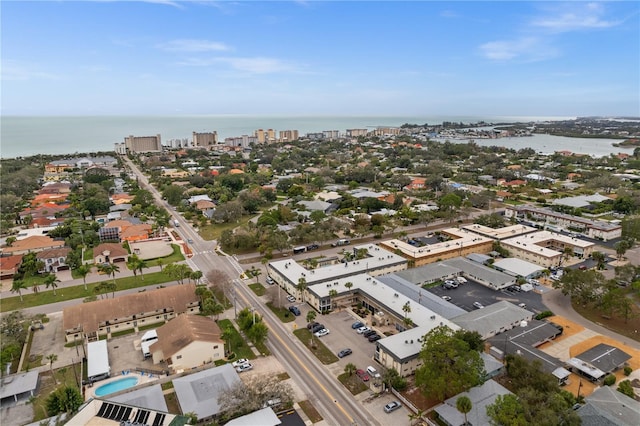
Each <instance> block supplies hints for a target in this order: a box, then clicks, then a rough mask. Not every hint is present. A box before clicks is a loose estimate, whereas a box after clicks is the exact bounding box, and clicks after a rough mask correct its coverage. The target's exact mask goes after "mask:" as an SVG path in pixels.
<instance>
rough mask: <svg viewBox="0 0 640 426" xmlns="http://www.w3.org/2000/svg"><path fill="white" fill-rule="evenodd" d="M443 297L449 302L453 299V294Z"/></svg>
mask: <svg viewBox="0 0 640 426" xmlns="http://www.w3.org/2000/svg"><path fill="white" fill-rule="evenodd" d="M442 298H443V299H444V300H446V301H447V302H449V301H450V300H451V296H442Z"/></svg>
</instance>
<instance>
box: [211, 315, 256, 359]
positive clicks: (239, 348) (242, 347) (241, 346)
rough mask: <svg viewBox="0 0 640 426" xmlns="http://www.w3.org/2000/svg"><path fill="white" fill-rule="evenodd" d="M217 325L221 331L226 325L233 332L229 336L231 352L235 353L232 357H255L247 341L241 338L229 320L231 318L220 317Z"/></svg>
mask: <svg viewBox="0 0 640 426" xmlns="http://www.w3.org/2000/svg"><path fill="white" fill-rule="evenodd" d="M218 326H219V327H220V330H222V332H224V330H226V329H227V327H229V328H231V331H232V333H233V335H232V337H231V352H234V353H235V354H236V356H235V357H234V358H233V359H239V358H246V359H255V357H256V356H255V355H254V354H253V351H252V350H251V348H250V347H249V345H247V343H246V342H245V341H244V339H243V338H242V336H241V335H240V333H239V332H238V330H236V328H235V327H234V326H233V323H232V322H231V320H228V319H221V320H219V321H218ZM226 345H227V349H228V348H229V345H228V344H226Z"/></svg>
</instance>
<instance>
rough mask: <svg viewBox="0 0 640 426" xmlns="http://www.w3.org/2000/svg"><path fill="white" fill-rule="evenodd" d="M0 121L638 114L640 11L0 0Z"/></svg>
mask: <svg viewBox="0 0 640 426" xmlns="http://www.w3.org/2000/svg"><path fill="white" fill-rule="evenodd" d="M1 31H2V34H1V35H2V104H1V106H2V114H3V115H103V114H104V115H127V114H144V115H147V114H149V115H158V114H160V115H174V114H260V115H286V114H291V115H317V114H321V115H394V116H401V115H476V116H488V115H501V116H581V115H582V116H584V115H634V116H638V115H640V6H639V3H638V2H632V1H623V2H611V1H605V2H580V1H570V2H564V3H563V2H524V1H516V2H482V1H474V2H455V1H453V2H451V1H450V2H429V1H424V2H363V1H349V2H338V1H325V2H321V1H313V0H309V1H288V2H274V1H261V2H250V1H235V2H232V1H216V2H214V1H206V0H205V1H177V0H176V1H171V0H149V1H141V2H124V1H85V2H72V1H68V2H67V1H46V2H33V1H21V2H11V1H9V2H7V1H3V2H2V30H1Z"/></svg>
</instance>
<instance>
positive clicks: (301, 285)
mask: <svg viewBox="0 0 640 426" xmlns="http://www.w3.org/2000/svg"><path fill="white" fill-rule="evenodd" d="M306 289H307V280H306V279H305V278H303V277H300V278H299V279H298V291H299V292H300V298H301V299H302V303H304V291H305V290H306Z"/></svg>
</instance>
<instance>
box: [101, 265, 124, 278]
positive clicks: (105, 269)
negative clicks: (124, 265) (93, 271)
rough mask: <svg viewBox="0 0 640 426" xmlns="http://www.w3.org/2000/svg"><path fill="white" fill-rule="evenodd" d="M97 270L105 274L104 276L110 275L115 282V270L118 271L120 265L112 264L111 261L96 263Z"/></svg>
mask: <svg viewBox="0 0 640 426" xmlns="http://www.w3.org/2000/svg"><path fill="white" fill-rule="evenodd" d="M98 270H99V271H100V272H102V273H103V274H105V275H106V276H109V275H112V276H113V282H114V283H115V282H116V272H120V267H119V266H118V265H114V264H113V263H103V264H101V265H98Z"/></svg>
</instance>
